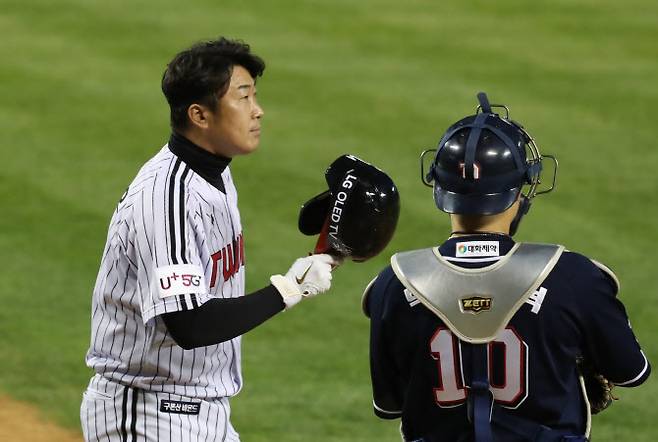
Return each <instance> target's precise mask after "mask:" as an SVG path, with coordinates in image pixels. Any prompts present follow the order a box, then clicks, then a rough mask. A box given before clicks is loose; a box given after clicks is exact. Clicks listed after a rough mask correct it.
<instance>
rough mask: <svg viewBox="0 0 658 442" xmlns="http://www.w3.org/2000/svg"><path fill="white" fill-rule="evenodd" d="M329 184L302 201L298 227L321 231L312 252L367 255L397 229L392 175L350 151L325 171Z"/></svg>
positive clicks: (359, 258)
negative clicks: (323, 189) (349, 153)
mask: <svg viewBox="0 0 658 442" xmlns="http://www.w3.org/2000/svg"><path fill="white" fill-rule="evenodd" d="M325 179H326V180H327V184H328V185H329V190H327V191H324V192H322V193H320V194H319V195H316V196H315V197H313V198H311V199H310V200H309V201H307V202H306V203H304V205H303V206H302V208H301V210H300V212H299V230H300V231H301V232H302V233H303V234H305V235H317V234H318V233H319V234H320V237H319V239H318V242H317V245H316V247H315V253H330V254H334V255H339V256H343V257H350V258H351V259H352V260H354V261H365V260H367V259H369V258H372V257H373V256H375V255H377V254H378V253H379V252H381V251H382V250H383V249H384V247H386V245H387V244H388V243H389V241H390V240H391V238H392V237H393V233H394V232H395V227H396V225H397V221H398V217H399V215H400V196H399V194H398V189H397V187H396V186H395V184H394V183H393V180H391V178H390V177H389V176H388V175H387V174H386V173H384V172H383V171H381V170H379V169H378V168H376V167H375V166H373V165H371V164H368V163H366V162H365V161H363V160H361V159H359V158H357V157H355V156H353V155H343V156H341V157H339V158H338V159H336V160H335V161H334V162H333V163H331V165H330V166H329V168H328V169H327V170H326V172H325Z"/></svg>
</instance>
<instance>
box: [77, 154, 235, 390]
mask: <svg viewBox="0 0 658 442" xmlns="http://www.w3.org/2000/svg"><path fill="white" fill-rule="evenodd" d="M222 180H223V182H224V186H225V193H224V192H221V191H220V190H218V189H217V188H215V187H213V186H212V185H210V184H209V183H208V182H207V181H206V180H204V179H203V178H201V177H200V176H199V175H197V174H196V173H195V172H194V171H193V170H191V169H190V168H189V167H188V166H187V165H186V164H185V163H184V162H183V161H181V159H180V158H179V157H177V156H176V155H174V154H173V153H172V152H171V151H170V150H169V148H168V146H165V147H164V148H163V149H162V150H160V152H158V153H157V154H156V155H155V156H154V157H153V158H152V159H151V160H150V161H148V162H147V163H146V164H145V165H144V166H143V167H142V169H141V170H140V171H139V173H138V174H137V176H136V177H135V179H134V180H133V182H132V183H131V184H130V186H129V187H128V189H127V191H126V193H125V194H124V196H123V197H122V198H121V200H120V202H119V204H118V206H117V208H116V210H115V212H114V215H113V217H112V220H111V223H110V227H109V230H108V237H107V242H106V245H105V249H104V253H103V258H102V261H101V265H100V270H99V273H98V277H97V280H96V285H95V287H94V294H93V301H92V321H91V328H92V333H91V343H90V348H89V351H88V352H87V357H86V362H87V365H88V366H89V367H90V368H93V369H94V370H95V371H96V373H98V374H99V375H101V376H103V377H104V378H106V379H109V380H112V381H115V382H117V383H119V384H123V385H126V386H130V387H135V388H138V389H142V390H146V391H153V392H164V393H170V394H176V395H181V396H185V397H192V398H204V399H208V398H220V397H229V396H233V395H235V394H236V393H237V392H238V391H239V390H240V389H241V387H242V375H241V368H240V337H237V338H234V339H231V340H229V341H226V342H223V343H220V344H218V345H212V346H207V347H202V348H196V349H191V350H184V349H182V348H181V347H179V346H178V345H176V343H175V341H174V340H173V339H172V337H171V335H170V334H169V333H168V332H167V329H166V327H165V325H164V322H163V321H162V319H161V318H159V316H158V315H161V314H163V313H167V312H174V311H181V310H188V309H192V308H196V307H198V306H200V305H203V304H204V303H205V302H207V301H208V300H209V299H212V298H232V297H238V296H242V295H244V241H243V237H242V228H241V224H240V214H239V211H238V207H237V192H236V189H235V186H234V184H233V180H232V177H231V172H230V169H229V168H228V167H226V169H225V170H224V171H223V172H222Z"/></svg>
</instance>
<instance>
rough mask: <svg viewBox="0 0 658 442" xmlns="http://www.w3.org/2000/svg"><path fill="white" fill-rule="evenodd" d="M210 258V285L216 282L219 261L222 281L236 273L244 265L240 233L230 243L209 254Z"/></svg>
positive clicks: (242, 242) (212, 285)
mask: <svg viewBox="0 0 658 442" xmlns="http://www.w3.org/2000/svg"><path fill="white" fill-rule="evenodd" d="M211 258H212V274H211V275H210V287H211V288H212V287H214V286H215V285H216V284H217V273H218V269H219V262H220V261H221V262H222V264H221V265H222V276H223V277H224V281H228V280H229V279H231V277H233V275H235V274H236V273H238V271H239V270H240V267H242V266H244V263H245V259H244V238H243V236H242V233H241V234H239V235H238V237H237V238H235V240H233V242H232V243H231V244H227V245H225V246H224V247H222V249H221V250H220V251H218V252H215V253H213V254H212V256H211Z"/></svg>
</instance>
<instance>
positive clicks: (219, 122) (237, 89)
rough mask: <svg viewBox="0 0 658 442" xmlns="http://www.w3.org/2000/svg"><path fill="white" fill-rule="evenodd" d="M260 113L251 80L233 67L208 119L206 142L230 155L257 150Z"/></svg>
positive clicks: (218, 152) (215, 150)
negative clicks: (226, 85) (224, 89)
mask: <svg viewBox="0 0 658 442" xmlns="http://www.w3.org/2000/svg"><path fill="white" fill-rule="evenodd" d="M262 116H263V109H262V108H261V107H260V106H259V105H258V102H257V101H256V84H255V81H254V79H253V78H252V76H251V74H250V73H249V71H247V70H246V69H245V68H243V67H242V66H234V67H233V74H232V75H231V82H230V84H229V87H228V90H227V91H226V93H225V94H224V96H223V97H222V98H221V99H220V100H219V104H218V105H217V109H215V111H214V112H210V114H209V118H208V135H209V142H210V144H211V145H212V148H213V151H214V152H215V153H216V154H219V155H223V156H225V157H229V158H232V157H234V156H236V155H244V154H248V153H251V152H253V151H254V150H256V148H257V147H258V143H259V142H260V119H261V117H262Z"/></svg>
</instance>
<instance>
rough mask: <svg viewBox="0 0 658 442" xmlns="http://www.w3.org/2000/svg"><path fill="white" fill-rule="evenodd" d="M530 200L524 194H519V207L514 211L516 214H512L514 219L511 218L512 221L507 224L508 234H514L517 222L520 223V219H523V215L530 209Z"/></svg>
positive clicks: (517, 226)
mask: <svg viewBox="0 0 658 442" xmlns="http://www.w3.org/2000/svg"><path fill="white" fill-rule="evenodd" d="M531 203H532V201H530V198H528V197H527V196H525V195H521V199H520V201H519V208H518V210H517V211H516V215H514V219H513V220H512V223H511V224H510V226H509V235H510V236H514V234H515V233H516V231H517V230H518V229H519V224H521V219H523V216H524V215H525V214H526V213H528V211H529V210H530V204H531Z"/></svg>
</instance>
